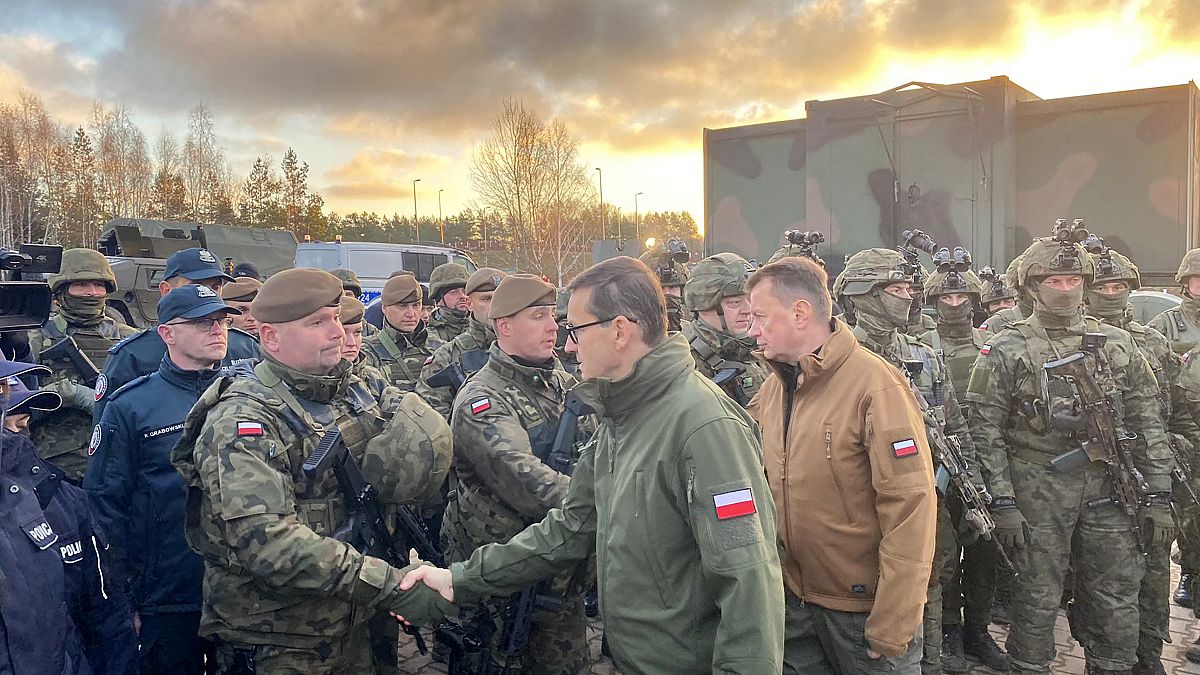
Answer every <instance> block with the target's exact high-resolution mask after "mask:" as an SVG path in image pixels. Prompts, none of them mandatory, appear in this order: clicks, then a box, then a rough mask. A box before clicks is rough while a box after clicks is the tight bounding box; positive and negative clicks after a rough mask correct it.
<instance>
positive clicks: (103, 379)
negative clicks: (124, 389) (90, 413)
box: [96, 373, 108, 401]
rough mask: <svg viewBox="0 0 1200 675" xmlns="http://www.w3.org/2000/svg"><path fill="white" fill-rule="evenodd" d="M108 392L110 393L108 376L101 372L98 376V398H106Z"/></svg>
mask: <svg viewBox="0 0 1200 675" xmlns="http://www.w3.org/2000/svg"><path fill="white" fill-rule="evenodd" d="M106 393H108V376H107V375H105V374H104V373H100V374H99V375H98V376H96V400H97V401H99V400H100V399H102V398H104V394H106Z"/></svg>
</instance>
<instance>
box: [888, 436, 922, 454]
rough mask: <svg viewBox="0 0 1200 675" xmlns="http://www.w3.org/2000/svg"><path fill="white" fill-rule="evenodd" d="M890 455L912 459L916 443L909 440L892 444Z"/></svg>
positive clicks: (915, 450)
mask: <svg viewBox="0 0 1200 675" xmlns="http://www.w3.org/2000/svg"><path fill="white" fill-rule="evenodd" d="M892 454H893V455H895V456H896V457H912V456H913V455H915V454H917V442H916V441H915V440H913V439H911V438H906V439H904V440H902V441H896V442H895V443H892Z"/></svg>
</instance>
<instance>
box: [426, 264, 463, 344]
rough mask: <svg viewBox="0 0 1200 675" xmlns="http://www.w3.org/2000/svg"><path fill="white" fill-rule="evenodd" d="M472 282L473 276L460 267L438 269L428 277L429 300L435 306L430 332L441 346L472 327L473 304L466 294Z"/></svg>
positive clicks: (441, 266) (430, 319)
mask: <svg viewBox="0 0 1200 675" xmlns="http://www.w3.org/2000/svg"><path fill="white" fill-rule="evenodd" d="M470 278H471V273H470V272H468V271H467V268H466V267H463V266H462V265H460V264H458V263H443V264H441V265H438V266H437V267H435V268H434V269H433V272H432V273H431V274H430V275H429V297H430V299H432V300H433V303H434V307H433V313H432V315H431V316H430V318H429V332H431V333H433V334H434V335H436V336H437V338H438V339H439V340H441V341H442V342H450V341H451V340H453V339H454V338H456V337H458V336H459V335H461V334H462V333H463V332H465V331H466V330H467V327H468V326H469V325H470V323H469V320H468V316H469V315H468V312H469V311H470V309H471V303H470V302H469V301H468V300H467V295H468V292H467V290H466V287H467V282H468V281H469V280H470Z"/></svg>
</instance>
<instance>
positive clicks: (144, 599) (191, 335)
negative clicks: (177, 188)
mask: <svg viewBox="0 0 1200 675" xmlns="http://www.w3.org/2000/svg"><path fill="white" fill-rule="evenodd" d="M237 313H239V310H237V309H234V308H232V307H229V306H228V305H226V304H225V303H224V302H222V301H221V298H220V297H219V296H218V295H217V293H216V291H214V290H213V289H211V288H209V287H208V286H196V285H187V286H181V287H179V288H176V289H174V290H172V291H171V292H169V293H168V294H167V295H166V296H164V297H163V298H162V299H161V300H159V302H158V318H159V325H158V328H157V332H158V335H159V337H161V338H162V341H163V343H164V344H165V345H166V348H167V354H166V356H165V357H164V358H163V359H162V363H161V365H160V366H159V369H158V371H157V372H155V373H153V374H150V375H146V376H143V377H140V378H138V379H136V380H134V381H132V382H130V383H129V384H127V385H125V386H124V387H122V388H121V389H119V390H117V391H116V392H114V393H112V394H111V395H110V401H109V405H108V407H107V408H105V410H104V417H103V418H102V419H101V420H100V424H98V425H97V426H96V429H95V430H94V431H93V433H92V442H91V445H90V452H91V453H92V458H91V462H90V463H89V464H88V471H87V475H86V476H85V478H84V488H85V489H86V490H87V491H88V496H89V499H90V501H91V504H92V511H93V513H94V515H95V518H96V520H97V521H98V522H99V524H100V526H101V528H102V529H103V530H104V531H105V532H108V533H109V536H110V539H111V542H112V547H113V550H114V552H115V554H116V555H115V558H116V561H117V563H118V565H119V566H120V569H121V570H122V574H123V577H124V579H125V581H126V582H127V583H128V584H129V591H130V595H131V596H132V598H133V602H134V604H135V608H136V610H137V614H136V615H135V620H134V621H135V625H137V626H138V627H139V629H140V630H139V638H140V640H139V641H140V645H141V646H140V650H139V651H140V658H141V660H142V664H143V668H144V669H146V668H149V669H150V670H151V671H152V672H167V670H168V669H173V670H178V671H179V672H180V673H201V672H203V671H204V654H205V653H206V651H209V650H210V648H211V645H210V644H209V643H208V642H207V641H205V640H203V639H201V638H200V637H198V636H197V630H198V628H199V624H200V607H201V586H202V581H203V575H204V566H203V564H202V562H201V560H200V557H199V556H198V555H196V554H195V553H194V552H193V551H192V550H191V549H190V548H189V547H188V544H187V541H186V539H185V538H184V505H185V504H184V503H185V499H186V493H185V490H184V484H183V479H182V478H180V476H179V474H178V473H177V472H176V471H175V468H174V467H172V466H171V461H170V459H171V449H172V448H173V447H174V446H175V442H176V441H177V440H178V437H179V432H180V431H182V430H183V421H184V418H186V417H187V414H188V411H189V410H191V408H192V406H193V405H194V404H195V403H196V401H197V400H199V398H200V394H202V393H204V390H205V389H206V388H208V385H209V384H211V383H212V382H213V380H215V379H216V377H217V375H218V374H219V373H220V371H219V370H218V366H219V364H220V362H221V360H222V359H223V358H224V357H225V353H226V349H227V346H228V337H229V323H230V320H229V316H230V315H231V314H237ZM210 653H211V652H210ZM210 662H211V656H210Z"/></svg>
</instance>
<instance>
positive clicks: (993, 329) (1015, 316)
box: [979, 305, 1025, 338]
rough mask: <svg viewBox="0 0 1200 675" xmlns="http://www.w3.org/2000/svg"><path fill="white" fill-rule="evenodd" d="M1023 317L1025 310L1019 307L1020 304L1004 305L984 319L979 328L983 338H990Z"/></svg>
mask: <svg viewBox="0 0 1200 675" xmlns="http://www.w3.org/2000/svg"><path fill="white" fill-rule="evenodd" d="M1024 318H1025V312H1024V310H1022V309H1021V306H1020V305H1017V306H1016V307H1005V308H1004V309H1002V310H1000V311H999V312H996V313H995V314H993V315H991V316H989V317H988V318H987V319H984V321H983V323H981V324H979V330H981V331H983V337H984V338H990V337H991V336H993V335H995V334H996V333H999V332H1000V331H1002V330H1004V329H1005V328H1008V327H1009V326H1011V325H1013V324H1014V323H1016V322H1018V321H1021V320H1022V319H1024Z"/></svg>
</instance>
